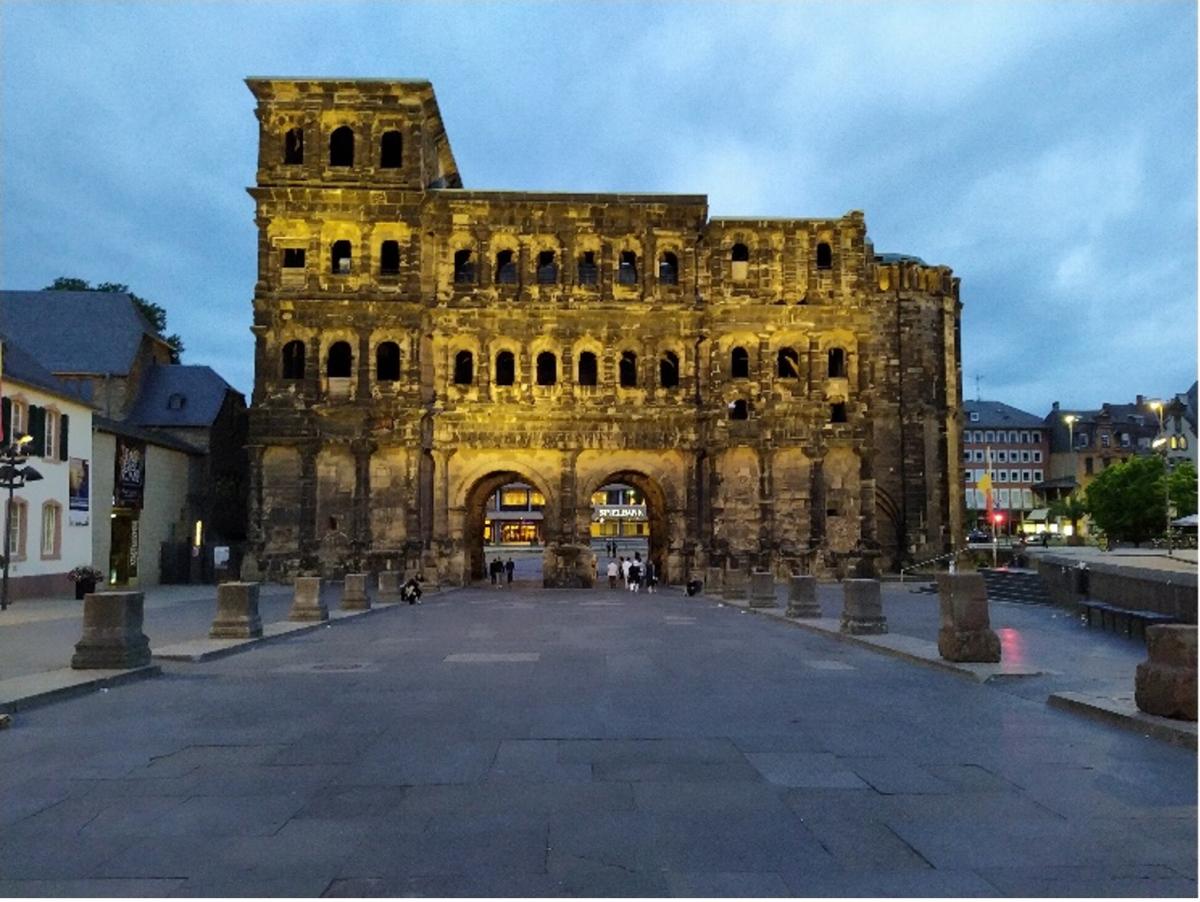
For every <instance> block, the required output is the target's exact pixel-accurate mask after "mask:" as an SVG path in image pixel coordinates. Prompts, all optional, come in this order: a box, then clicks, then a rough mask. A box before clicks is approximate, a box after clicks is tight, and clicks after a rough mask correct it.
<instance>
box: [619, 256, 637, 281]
mask: <svg viewBox="0 0 1200 902" xmlns="http://www.w3.org/2000/svg"><path fill="white" fill-rule="evenodd" d="M637 280H638V273H637V254H635V253H634V252H633V251H621V265H620V267H619V268H618V269H617V281H618V282H620V283H621V284H622V285H636V284H637Z"/></svg>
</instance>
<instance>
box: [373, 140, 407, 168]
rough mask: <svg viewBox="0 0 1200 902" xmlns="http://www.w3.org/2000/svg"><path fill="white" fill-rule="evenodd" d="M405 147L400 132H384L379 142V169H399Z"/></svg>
mask: <svg viewBox="0 0 1200 902" xmlns="http://www.w3.org/2000/svg"><path fill="white" fill-rule="evenodd" d="M403 147H404V138H403V137H402V136H401V135H400V132H396V131H392V132H384V133H383V138H382V139H381V140H380V142H379V168H380V169H399V168H400V156H401V154H400V151H401V150H402V149H403Z"/></svg>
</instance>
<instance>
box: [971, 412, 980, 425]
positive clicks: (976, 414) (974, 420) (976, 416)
mask: <svg viewBox="0 0 1200 902" xmlns="http://www.w3.org/2000/svg"><path fill="white" fill-rule="evenodd" d="M971 422H972V423H978V422H979V412H978V411H976V410H972V411H971Z"/></svg>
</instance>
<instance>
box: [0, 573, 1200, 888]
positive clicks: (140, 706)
mask: <svg viewBox="0 0 1200 902" xmlns="http://www.w3.org/2000/svg"><path fill="white" fill-rule="evenodd" d="M197 591H199V592H201V593H203V592H205V591H207V593H208V595H207V601H205V602H204V603H203V605H200V604H198V603H195V596H196V593H197ZM838 593H839V588H838V587H837V586H834V585H828V586H822V587H821V590H820V598H821V601H822V604H823V606H824V607H825V608H826V612H827V613H832V612H834V611H835V610H836V608H837V605H838V599H839V597H840V596H839V594H838ZM211 597H212V590H211V587H210V588H208V589H207V590H205V588H204V587H200V588H199V589H198V590H197V589H195V588H192V589H189V588H188V587H179V588H177V589H171V590H161V591H160V592H158V593H153V594H152V597H151V599H150V600H149V601H148V613H147V630H146V631H147V633H148V634H149V635H150V637H151V642H152V645H161V644H163V642H164V641H175V640H177V639H178V638H180V637H182V636H184V634H185V633H187V631H188V630H192V633H191V635H192V636H193V637H194V636H196V635H200V634H202V632H203V630H202V628H198V629H193V627H194V626H195V624H193V623H192V622H191V620H192V619H194V620H195V621H196V623H200V624H203V622H204V621H206V620H207V619H210V618H211V615H212V610H213V608H212V602H211ZM189 598H191V599H192V601H191V602H189ZM266 598H267V599H268V601H266V602H264V606H263V607H264V620H269V619H273V618H274V617H276V616H282V615H281V613H280V612H281V611H282V610H283V607H284V606H285V605H286V600H287V593H286V591H285V590H277V589H267V591H266ZM271 605H274V606H276V607H278V608H279V610H278V611H277V610H275V608H274V607H271ZM885 609H886V612H887V614H888V616H889V618H891V620H892V627H893V631H908V632H910V633H912V634H917V633H920V632H922V631H923V630H925V629H926V628H927V627H928V626H930V625H932V627H933V628H934V629H936V609H937V600H936V597H935V596H931V595H921V594H914V593H912V592H911V591H910V587H908V586H898V585H894V584H893V585H889V586H887V587H886V588H885ZM66 612H67V609H66V607H65V605H64V608H63V615H62V616H61V617H59V618H58V619H55V618H54V616H53V609H52V608H51V607H46V608H43V609H40V613H41V614H43V615H44V616H43V617H41V618H40V619H39V618H38V617H36V616H34V614H35V613H38V612H37V611H33V612H31V611H30V609H28V608H25V609H23V608H14V609H13V611H11V612H9V613H13V614H15V615H16V616H15V617H14V620H13V622H10V623H6V624H5V625H3V626H0V649H3V653H4V657H6V658H7V657H9V655H10V654H12V655H13V656H14V658H15V657H16V656H18V655H20V656H23V660H24V661H25V664H26V667H27V668H28V667H30V666H36V662H37V661H38V660H41V659H40V658H39V657H38V656H39V655H43V656H44V657H45V658H46V660H47V661H49V660H50V658H51V657H53V656H52V655H50V654H49V653H48V651H47V649H43V650H42V651H38V650H37V648H36V647H35V646H38V645H39V644H46V643H49V644H53V643H55V642H57V641H58V640H57V638H56V636H57V634H56V633H55V631H56V630H57V631H59V632H61V633H62V634H64V635H66V634H67V633H68V632H69V631H70V628H71V626H72V625H73V628H74V630H75V634H74V635H73V636H71V637H70V639H69V641H68V645H67V647H66V648H65V649H62V650H60V651H59V652H58V653H57V658H56V659H55V660H53V661H52V662H51V663H50V665H49V666H53V667H61V666H63V665H64V663H65V661H66V660H67V658H68V657H69V652H70V642H73V641H75V639H77V638H78V632H77V629H78V623H77V621H71V620H70V619H69V618H68V617H67V616H66ZM172 612H174V613H172ZM992 617H993V624H994V625H995V626H996V627H997V631H998V632H1001V634H1002V638H1003V637H1004V635H1005V633H1004V631H1006V630H1007V631H1009V635H1008V638H1007V639H1006V640H1005V641H1006V650H1007V651H1009V653H1022V654H1025V655H1026V656H1027V657H1029V658H1030V659H1031V660H1033V661H1035V662H1043V661H1045V660H1047V659H1050V658H1053V659H1055V660H1058V661H1059V662H1060V666H1059V667H1058V668H1046V669H1047V670H1050V671H1051V672H1047V673H1045V674H1044V675H1042V676H1039V677H1030V678H1026V679H1023V680H1012V681H1003V682H1000V683H989V684H986V685H984V684H980V683H977V682H973V681H971V680H967V679H963V678H962V677H960V676H958V675H955V674H953V673H948V672H944V671H940V670H935V669H930V668H926V667H920V666H916V665H914V664H912V663H909V662H907V661H903V660H899V659H896V658H894V657H889V656H887V655H883V654H879V653H878V652H876V651H873V650H870V649H867V648H863V647H860V646H857V645H854V644H848V643H843V642H839V641H836V640H833V639H831V638H829V637H826V636H823V635H818V634H814V633H811V632H808V631H805V630H802V629H798V628H796V627H795V626H793V625H790V624H788V623H784V622H780V621H779V620H777V619H774V618H770V617H763V616H756V615H754V614H750V613H747V612H745V611H744V610H742V609H741V608H739V607H736V606H733V605H729V604H723V603H721V602H720V601H718V600H716V599H712V598H707V597H703V596H699V597H696V598H686V597H684V596H683V595H682V594H681V593H679V592H678V591H668V592H665V593H661V594H657V595H631V594H629V593H627V592H624V591H608V590H606V589H598V590H594V591H552V590H538V589H533V588H529V587H525V586H521V587H518V588H516V589H513V590H495V589H492V588H490V587H483V588H474V589H462V590H455V591H448V592H444V593H441V594H437V595H433V596H430V597H427V599H426V603H425V604H424V605H421V606H419V607H410V606H407V605H403V606H395V607H389V608H386V609H382V610H377V611H375V612H373V613H371V614H370V615H369V616H365V617H360V618H356V619H354V620H347V621H343V622H340V623H337V624H335V625H332V626H329V627H328V628H321V629H318V630H316V631H313V632H310V633H307V634H305V635H303V636H298V637H293V638H288V639H281V640H277V641H275V642H271V643H266V644H261V645H256V646H254V647H253V648H251V649H249V650H247V651H244V652H242V653H240V654H236V655H232V656H229V657H225V658H221V659H218V660H213V661H209V662H206V663H196V664H185V663H173V662H166V663H164V668H163V669H164V672H163V675H162V676H159V677H157V678H154V679H150V680H146V681H142V682H137V683H132V684H128V685H124V686H119V687H116V688H113V689H111V690H109V691H107V692H98V693H92V694H88V695H86V696H83V697H79V698H75V699H72V700H68V701H64V702H59V703H55V704H51V705H47V706H44V707H39V708H35V709H32V710H29V711H21V712H19V713H18V714H17V715H16V716H15V718H14V721H15V722H14V725H13V726H12V728H10V729H9V730H7V731H3V732H0V896H22V895H52V896H75V895H101V894H104V895H120V896H130V895H132V896H141V895H153V896H172V895H205V896H213V895H218V896H225V895H254V896H258V895H267V896H280V895H286V896H319V895H329V896H358V895H365V896H372V895H389V896H397V895H434V896H446V895H449V896H455V895H471V896H512V895H520V896H547V895H551V896H556V895H568V896H569V895H588V896H608V895H622V896H667V895H676V896H679V895H684V896H723V895H724V896H728V895H735V896H785V895H800V896H861V895H866V896H875V895H906V896H997V895H1016V896H1037V895H1055V896H1057V895H1076V896H1078V895H1097V896H1113V895H1122V896H1195V894H1196V839H1197V836H1196V791H1197V786H1196V756H1195V753H1194V752H1193V751H1191V750H1188V749H1183V748H1179V747H1175V746H1172V745H1170V744H1168V743H1166V742H1163V741H1161V740H1157V739H1151V738H1147V737H1145V736H1142V735H1140V734H1138V733H1136V732H1130V731H1126V730H1120V729H1115V728H1113V727H1112V726H1110V725H1106V724H1104V723H1100V722H1096V721H1093V720H1091V719H1088V718H1085V717H1081V716H1079V715H1077V714H1073V713H1071V712H1067V711H1061V710H1057V709H1054V708H1051V707H1049V706H1048V705H1047V704H1046V694H1047V692H1049V691H1053V690H1056V689H1061V688H1070V687H1071V686H1081V685H1085V684H1093V683H1095V682H1097V681H1101V680H1104V679H1110V680H1111V679H1116V678H1119V675H1120V671H1121V668H1123V667H1126V666H1128V668H1129V673H1130V674H1132V668H1133V667H1134V666H1136V663H1137V661H1139V660H1141V659H1142V658H1143V657H1144V650H1143V649H1142V648H1141V646H1140V644H1139V643H1138V642H1136V641H1134V642H1131V641H1130V640H1126V639H1124V638H1123V637H1118V636H1112V635H1107V634H1096V633H1088V632H1087V631H1086V630H1085V629H1084V628H1083V627H1081V626H1080V624H1079V623H1078V622H1077V621H1075V620H1074V619H1073V618H1070V617H1068V616H1067V615H1066V614H1064V613H1063V612H1061V611H1057V610H1056V609H1052V608H1045V607H1034V606H1022V605H1015V604H993V606H992ZM189 618H191V619H189ZM156 624H158V625H157V626H156ZM39 630H40V631H41V632H40V633H39V632H38V631H39ZM156 630H159V631H162V633H163V636H162V637H161V638H160V637H159V636H157V635H156ZM35 636H37V637H39V638H37V639H36V641H35V638H34V637H35ZM1114 675H1115V676H1114Z"/></svg>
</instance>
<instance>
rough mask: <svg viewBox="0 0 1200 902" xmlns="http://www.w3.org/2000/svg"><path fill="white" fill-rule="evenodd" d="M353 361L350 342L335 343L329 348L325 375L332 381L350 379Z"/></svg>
mask: <svg viewBox="0 0 1200 902" xmlns="http://www.w3.org/2000/svg"><path fill="white" fill-rule="evenodd" d="M351 361H352V355H351V353H350V342H348V341H335V342H334V343H333V344H332V345H331V346H330V348H329V357H327V358H326V360H325V375H326V376H328V377H329V378H330V379H348V378H349V377H350V369H351Z"/></svg>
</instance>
